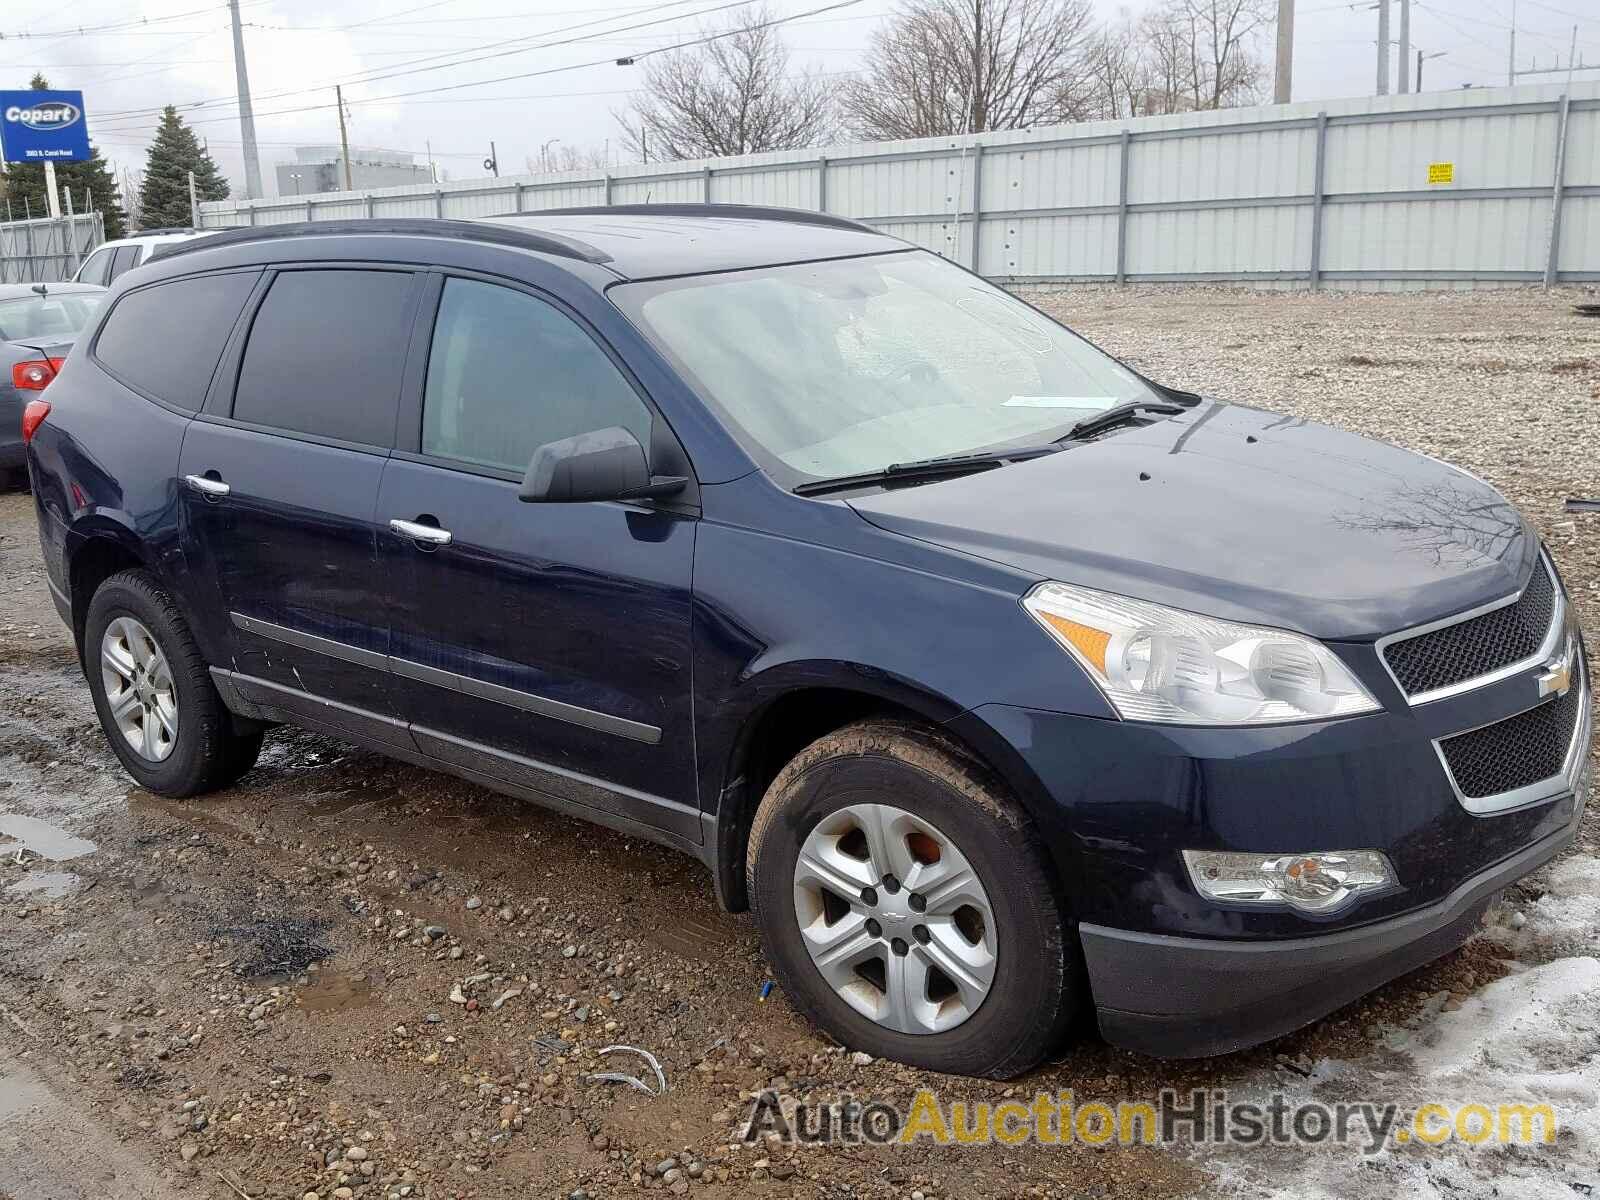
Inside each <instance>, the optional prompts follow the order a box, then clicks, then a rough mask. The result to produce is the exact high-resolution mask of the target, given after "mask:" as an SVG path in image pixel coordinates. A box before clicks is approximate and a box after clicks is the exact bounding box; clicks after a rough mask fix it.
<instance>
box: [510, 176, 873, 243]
mask: <svg viewBox="0 0 1600 1200" xmlns="http://www.w3.org/2000/svg"><path fill="white" fill-rule="evenodd" d="M619 182H625V179H621V180H619ZM516 215H517V216H519V217H534V218H537V217H556V216H561V217H574V216H605V215H611V216H631V217H727V218H733V219H738V218H741V217H743V218H746V219H749V220H755V221H788V222H790V223H792V224H795V225H825V226H828V227H829V228H832V229H854V230H858V231H859V232H861V233H880V232H881V231H880V230H877V229H874V228H873V227H872V226H871V225H863V224H862V223H861V222H860V221H852V220H851V219H850V218H849V217H836V216H834V215H833V214H832V213H823V212H814V211H812V210H811V209H809V208H775V207H772V206H769V205H763V204H607V205H589V206H585V207H581V208H541V209H534V210H533V211H531V212H526V213H517V214H516Z"/></svg>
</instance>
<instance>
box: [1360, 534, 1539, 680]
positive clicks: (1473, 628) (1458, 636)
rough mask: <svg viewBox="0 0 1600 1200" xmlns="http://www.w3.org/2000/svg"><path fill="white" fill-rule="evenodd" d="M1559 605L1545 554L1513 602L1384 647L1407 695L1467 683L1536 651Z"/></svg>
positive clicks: (1391, 666)
mask: <svg viewBox="0 0 1600 1200" xmlns="http://www.w3.org/2000/svg"><path fill="white" fill-rule="evenodd" d="M1558 607H1559V605H1558V604H1557V598H1556V582H1555V579H1554V578H1553V577H1552V575H1551V573H1550V567H1549V565H1548V564H1547V563H1546V562H1545V561H1544V559H1543V558H1542V557H1541V558H1540V560H1539V563H1538V565H1537V566H1536V567H1535V568H1534V572H1533V577H1532V578H1531V579H1530V580H1529V581H1528V586H1527V587H1526V588H1524V589H1523V592H1522V595H1520V596H1519V597H1517V599H1516V600H1515V601H1513V602H1512V603H1510V604H1504V605H1501V606H1500V607H1499V608H1495V609H1491V610H1489V611H1488V612H1486V613H1479V614H1478V615H1477V616H1475V617H1468V618H1467V619H1466V620H1464V621H1458V622H1456V623H1455V624H1453V625H1446V626H1444V627H1442V628H1440V629H1433V630H1429V631H1428V632H1426V633H1419V634H1416V635H1415V636H1412V637H1401V638H1398V639H1395V640H1393V641H1390V642H1388V644H1387V645H1385V646H1384V647H1383V659H1384V662H1385V663H1387V664H1388V667H1389V670H1390V672H1392V673H1393V675H1394V678H1395V682H1396V683H1398V684H1399V685H1400V690H1401V691H1403V692H1405V693H1406V695H1407V696H1419V695H1423V694H1425V693H1428V692H1434V691H1438V690H1439V689H1441V688H1447V687H1452V686H1454V685H1456V684H1459V683H1466V682H1468V681H1469V680H1472V679H1476V678H1478V677H1479V676H1481V675H1489V674H1492V673H1493V672H1495V671H1498V670H1501V669H1503V668H1505V667H1509V666H1512V665H1513V664H1515V663H1520V662H1524V661H1526V660H1528V659H1530V658H1533V657H1534V656H1536V655H1537V654H1538V653H1539V648H1540V647H1541V646H1542V645H1543V644H1544V642H1545V639H1546V637H1548V636H1549V633H1550V626H1551V623H1552V622H1553V621H1554V620H1555V617H1556V611H1557V609H1558Z"/></svg>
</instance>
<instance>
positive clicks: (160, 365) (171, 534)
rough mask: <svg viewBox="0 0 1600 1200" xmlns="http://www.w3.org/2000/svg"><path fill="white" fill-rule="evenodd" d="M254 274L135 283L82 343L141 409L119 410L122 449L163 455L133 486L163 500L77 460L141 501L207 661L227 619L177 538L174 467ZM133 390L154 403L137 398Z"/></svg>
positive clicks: (118, 396)
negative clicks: (155, 505) (148, 502)
mask: <svg viewBox="0 0 1600 1200" xmlns="http://www.w3.org/2000/svg"><path fill="white" fill-rule="evenodd" d="M112 253H117V251H113V252H112ZM260 282H261V270H260V268H259V267H249V268H245V269H242V270H230V271H215V272H210V273H207V274H202V275H188V276H184V277H182V278H178V279H169V280H164V281H162V282H159V283H153V284H146V285H144V286H142V287H135V288H132V289H131V290H129V291H127V292H124V293H123V294H122V295H121V296H119V297H117V298H116V300H115V302H114V307H113V308H112V309H111V311H110V313H108V314H107V315H106V318H105V320H104V321H102V322H101V323H100V326H99V330H98V332H97V333H96V334H95V336H94V341H93V344H92V345H89V346H86V347H82V348H80V350H79V353H80V354H83V353H84V351H87V352H88V357H89V358H91V359H92V360H93V363H94V365H95V366H96V367H98V368H99V369H100V370H101V371H103V372H104V373H105V374H106V375H108V376H109V377H110V378H111V380H113V381H114V382H115V384H116V385H119V386H118V387H108V388H103V389H102V388H94V389H93V391H94V393H95V394H96V396H97V397H98V399H99V400H100V401H101V402H103V403H105V404H107V405H109V406H111V407H113V408H115V409H123V408H132V409H135V410H141V409H142V411H140V413H139V416H138V418H137V419H135V420H128V419H125V418H122V417H118V418H117V419H118V420H119V421H120V423H121V424H120V427H121V428H122V429H123V430H124V436H125V437H126V438H127V439H129V441H130V444H129V445H124V446H123V447H121V449H122V450H124V451H125V452H129V453H133V452H134V451H135V450H136V449H137V450H138V451H140V452H139V453H137V454H136V455H135V457H136V458H137V459H138V461H139V462H141V463H142V464H150V465H154V464H159V465H160V468H161V471H160V475H159V476H158V477H157V478H154V479H147V480H143V481H141V485H140V486H138V487H136V488H135V492H136V493H137V494H138V495H140V496H141V497H143V496H152V495H159V496H160V497H161V498H162V505H161V509H162V510H161V511H151V510H150V509H149V508H146V507H145V505H144V504H139V503H137V502H135V501H134V500H133V499H132V497H131V496H126V495H123V493H122V489H121V486H120V485H119V484H118V483H117V482H116V481H115V480H113V479H112V478H111V477H110V476H109V474H107V472H106V471H105V470H103V469H102V468H101V466H100V464H99V463H96V462H94V461H92V460H91V459H88V458H87V456H86V452H83V453H84V454H85V457H84V458H83V461H80V462H77V463H75V464H74V470H76V471H78V472H81V473H83V474H85V475H90V476H92V477H94V478H95V479H96V480H98V487H97V488H95V489H93V490H94V491H95V493H96V494H100V493H101V490H102V489H103V490H104V494H106V495H115V496H118V497H120V498H119V499H118V500H117V501H116V502H115V503H116V505H117V506H118V507H121V506H123V505H124V504H126V505H127V506H128V507H130V508H135V507H137V508H138V509H140V510H141V511H140V514H139V515H140V518H141V519H142V520H143V521H146V522H148V528H149V529H151V530H154V531H155V532H154V533H153V534H152V541H153V543H154V544H155V545H157V546H158V547H159V552H160V556H161V561H162V564H163V566H164V567H165V568H167V570H166V572H165V574H166V577H167V580H168V582H169V583H170V584H171V585H172V586H173V587H174V589H176V591H177V593H178V598H179V600H180V602H181V603H182V605H183V609H184V612H185V614H186V615H187V616H188V618H189V621H190V624H191V625H192V627H193V629H194V633H195V637H196V638H197V639H198V640H199V642H200V649H201V651H202V652H203V653H204V654H205V656H206V659H207V661H209V662H213V663H225V662H227V660H228V657H229V654H230V645H229V634H228V631H227V624H226V621H225V620H219V618H218V614H217V607H218V606H217V602H216V590H215V585H214V580H213V579H211V578H210V577H209V576H208V575H207V574H206V573H205V572H204V570H203V569H200V570H197V569H196V568H198V567H200V566H201V564H199V563H197V561H196V560H195V559H194V558H193V557H192V556H191V555H189V554H187V553H186V552H185V548H184V546H183V538H182V536H181V520H182V516H183V514H182V512H181V507H180V502H181V499H182V496H183V489H182V488H181V487H180V485H179V483H178V476H177V474H176V472H177V467H178V462H179V459H180V457H181V447H182V441H183V436H184V434H186V433H187V431H188V426H189V424H190V418H191V417H192V416H193V415H194V414H195V413H197V412H199V411H200V409H201V408H202V407H203V406H204V405H205V402H206V395H207V392H208V391H210V390H211V389H212V387H213V382H214V380H215V377H216V376H217V374H218V364H219V363H220V362H221V361H222V358H223V355H224V352H225V350H226V348H227V346H228V344H229V341H230V339H231V338H233V337H234V336H235V334H236V331H237V329H238V328H239V326H240V323H241V322H242V321H243V319H244V312H245V308H246V306H247V304H248V302H249V300H250V297H251V295H252V293H253V292H254V291H255V290H256V288H257V286H258V285H259V284H260ZM139 397H143V399H144V400H148V401H150V402H151V404H150V405H148V406H143V405H141V401H140V400H139V399H138V398H139ZM78 449H79V451H80V452H82V447H81V446H80V447H78Z"/></svg>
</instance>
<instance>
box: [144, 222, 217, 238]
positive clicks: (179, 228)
mask: <svg viewBox="0 0 1600 1200" xmlns="http://www.w3.org/2000/svg"><path fill="white" fill-rule="evenodd" d="M199 232H200V230H198V229H196V228H195V227H194V226H193V225H163V226H161V228H159V229H135V230H134V231H133V232H132V233H130V234H128V236H129V237H131V238H136V237H156V236H165V235H167V234H172V233H199Z"/></svg>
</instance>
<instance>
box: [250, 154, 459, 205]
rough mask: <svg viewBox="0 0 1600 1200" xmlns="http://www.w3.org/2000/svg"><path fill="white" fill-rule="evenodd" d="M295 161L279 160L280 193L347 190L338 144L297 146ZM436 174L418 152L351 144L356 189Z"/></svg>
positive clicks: (395, 184)
mask: <svg viewBox="0 0 1600 1200" xmlns="http://www.w3.org/2000/svg"><path fill="white" fill-rule="evenodd" d="M294 159H295V160H294V162H289V163H279V164H278V168H277V171H278V195H280V196H306V195H315V194H316V193H317V192H342V191H344V163H343V161H342V160H341V159H340V156H339V147H337V146H296V147H295V151H294ZM432 178H433V175H432V173H431V172H430V171H429V170H428V166H427V164H426V163H419V162H417V161H416V156H415V155H411V154H403V153H401V152H399V151H397V150H374V149H372V148H371V147H367V146H351V147H350V185H351V187H352V188H354V189H355V190H356V191H358V192H359V191H364V190H366V189H368V188H383V187H399V186H402V185H404V184H408V183H428V182H430V181H431V180H432Z"/></svg>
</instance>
